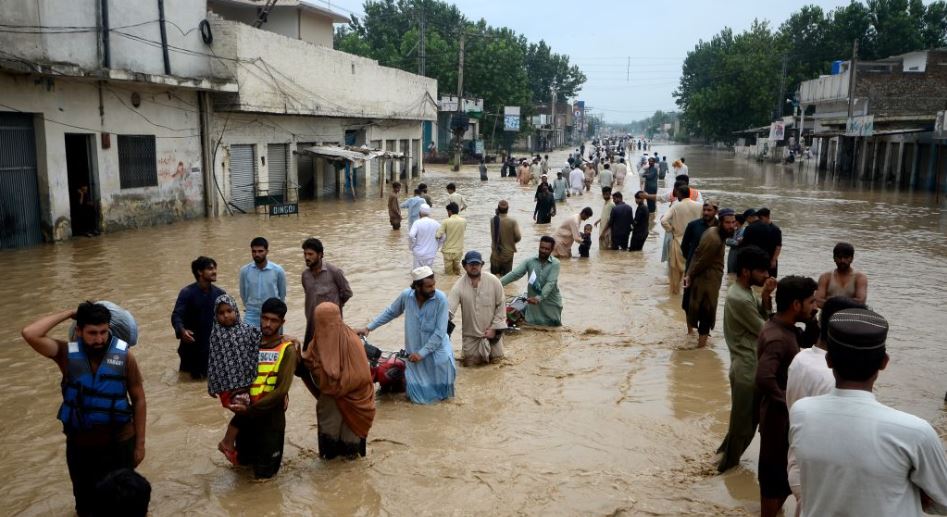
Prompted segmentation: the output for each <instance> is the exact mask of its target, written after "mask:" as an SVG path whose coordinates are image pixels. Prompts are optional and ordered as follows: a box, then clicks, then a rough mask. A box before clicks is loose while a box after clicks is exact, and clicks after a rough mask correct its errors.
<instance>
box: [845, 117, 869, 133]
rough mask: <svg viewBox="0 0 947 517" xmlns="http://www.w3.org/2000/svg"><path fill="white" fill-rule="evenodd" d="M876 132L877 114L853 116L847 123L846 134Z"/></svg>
mask: <svg viewBox="0 0 947 517" xmlns="http://www.w3.org/2000/svg"><path fill="white" fill-rule="evenodd" d="M874 134H875V116H874V115H863V116H861V117H852V118H850V119H848V122H846V124H845V136H872V135H874Z"/></svg>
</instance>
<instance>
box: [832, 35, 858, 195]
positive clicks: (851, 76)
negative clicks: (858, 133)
mask: <svg viewBox="0 0 947 517" xmlns="http://www.w3.org/2000/svg"><path fill="white" fill-rule="evenodd" d="M857 69H858V39H857V38H856V39H855V41H854V42H852V64H851V66H850V67H849V69H848V120H846V121H845V127H846V128H848V125H849V124H850V123H851V121H852V117H853V116H854V115H855V71H856V70H857ZM846 132H847V131H846ZM857 154H858V137H854V138H853V139H852V168H851V172H852V176H853V177H854V175H855V164H856V163H857V160H856V156H857ZM836 163H838V160H837V159H836Z"/></svg>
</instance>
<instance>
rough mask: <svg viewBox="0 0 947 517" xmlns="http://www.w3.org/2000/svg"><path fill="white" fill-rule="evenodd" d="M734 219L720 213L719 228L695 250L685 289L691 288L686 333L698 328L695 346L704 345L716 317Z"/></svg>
mask: <svg viewBox="0 0 947 517" xmlns="http://www.w3.org/2000/svg"><path fill="white" fill-rule="evenodd" d="M736 227H737V219H736V215H735V214H734V212H733V210H732V209H730V208H724V209H723V210H721V211H720V225H719V226H715V227H713V228H711V229H709V230H707V231H706V232H704V236H703V237H701V239H700V244H699V245H698V246H697V249H696V250H695V251H694V256H693V258H692V260H691V263H690V266H689V267H688V268H687V274H686V275H685V276H684V288H685V289H690V291H689V296H688V301H687V311H686V312H687V326H688V330H690V329H692V328H697V334H698V338H697V346H698V347H704V346H707V338H708V337H709V336H710V331H711V330H713V328H714V323H715V320H716V318H717V300H719V299H720V283H721V282H722V281H723V256H724V253H726V250H727V245H726V244H725V241H726V240H727V239H728V238H730V237H732V236H733V232H734V230H735V229H736Z"/></svg>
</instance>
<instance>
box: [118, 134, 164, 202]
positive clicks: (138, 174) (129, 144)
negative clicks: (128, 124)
mask: <svg viewBox="0 0 947 517" xmlns="http://www.w3.org/2000/svg"><path fill="white" fill-rule="evenodd" d="M118 175H119V182H120V184H121V187H122V188H123V189H126V188H137V187H156V186H158V161H157V158H156V157H155V137H154V135H118Z"/></svg>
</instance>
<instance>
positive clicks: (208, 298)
mask: <svg viewBox="0 0 947 517" xmlns="http://www.w3.org/2000/svg"><path fill="white" fill-rule="evenodd" d="M191 274H193V275H194V280H195V282H194V283H193V284H190V285H188V286H186V287H184V288H183V289H181V291H180V292H179V293H178V299H177V301H175V302H174V309H173V310H172V311H171V326H172V327H174V335H175V337H177V338H178V339H179V340H180V343H179V344H178V356H179V357H180V358H181V365H180V367H179V371H182V372H187V373H189V374H190V375H191V378H192V379H195V380H196V379H202V378H204V377H207V355H208V353H209V350H210V331H211V329H212V328H213V327H214V318H215V317H216V316H215V314H214V310H215V305H214V302H215V301H216V300H217V297H218V296H220V295H222V294H227V293H226V292H225V291H224V290H223V289H221V288H219V287H217V286H216V285H214V282H216V281H217V262H216V261H215V260H214V259H212V258H210V257H203V256H201V257H197V258H196V259H194V261H193V262H191Z"/></svg>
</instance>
